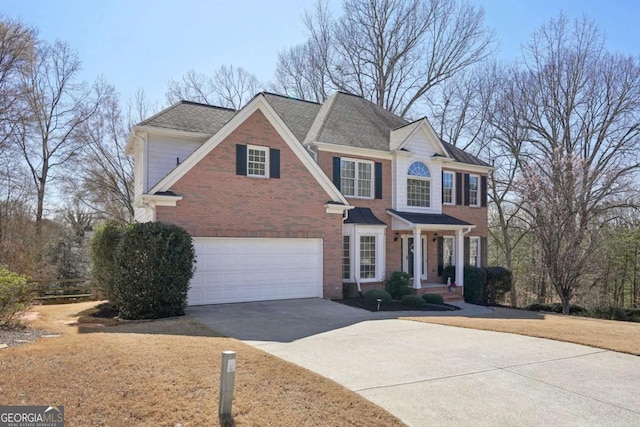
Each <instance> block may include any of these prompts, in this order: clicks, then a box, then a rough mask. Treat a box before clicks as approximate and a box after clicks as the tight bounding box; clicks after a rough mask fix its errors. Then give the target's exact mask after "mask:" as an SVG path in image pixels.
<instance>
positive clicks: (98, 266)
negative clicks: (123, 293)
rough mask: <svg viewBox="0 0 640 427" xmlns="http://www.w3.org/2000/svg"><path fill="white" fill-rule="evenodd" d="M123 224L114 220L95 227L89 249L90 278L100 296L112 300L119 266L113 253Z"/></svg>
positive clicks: (121, 232)
mask: <svg viewBox="0 0 640 427" xmlns="http://www.w3.org/2000/svg"><path fill="white" fill-rule="evenodd" d="M124 229H125V226H124V225H123V224H119V223H117V222H114V221H109V222H106V223H104V224H102V225H100V226H99V227H96V229H95V231H94V234H93V237H92V238H91V243H90V246H89V250H90V253H91V279H92V280H93V283H94V285H95V286H96V287H97V288H98V290H99V291H100V294H101V296H102V298H105V299H108V300H109V301H112V302H113V288H114V283H115V281H116V276H117V274H118V271H119V266H118V264H117V263H116V260H115V255H116V252H117V250H118V245H119V244H120V240H121V239H122V234H123V233H124Z"/></svg>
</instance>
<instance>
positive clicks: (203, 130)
mask: <svg viewBox="0 0 640 427" xmlns="http://www.w3.org/2000/svg"><path fill="white" fill-rule="evenodd" d="M126 151H127V153H128V154H130V155H133V156H135V205H136V220H138V221H163V222H170V223H175V224H178V225H180V226H182V227H184V228H186V229H187V230H188V231H189V232H190V233H191V234H192V236H193V237H194V241H195V246H196V252H197V262H198V264H197V272H196V274H195V276H194V279H193V280H192V283H191V289H190V291H189V303H190V304H192V305H197V304H212V303H223V302H240V301H256V300H269V299H284V298H304V297H325V298H340V297H341V296H342V287H343V283H345V282H346V283H354V284H357V285H358V286H360V287H362V288H363V289H364V290H366V289H367V288H370V287H379V286H381V285H382V284H383V282H384V281H385V279H386V278H387V277H388V276H389V275H390V274H391V273H392V272H393V271H396V270H402V271H406V272H409V273H410V274H411V275H412V276H413V279H412V285H413V288H414V289H415V290H416V292H418V293H420V292H423V291H424V289H425V288H430V287H432V286H434V284H442V268H443V267H444V266H446V265H456V276H457V277H458V278H459V280H458V282H459V284H463V283H464V278H463V273H462V266H463V265H466V264H474V265H478V266H480V265H483V264H484V263H485V260H486V237H487V208H486V201H487V193H486V177H487V173H488V172H489V171H490V170H491V167H490V166H489V165H487V164H486V163H484V162H482V161H481V160H479V159H477V158H475V157H473V156H471V155H470V154H468V153H466V152H464V151H462V150H460V149H457V148H456V147H453V146H451V145H450V144H447V143H445V142H443V141H441V140H440V139H439V138H438V136H437V135H436V134H435V132H434V130H433V128H432V127H431V125H430V124H429V122H428V121H427V120H426V119H421V120H418V121H415V122H412V123H408V122H407V121H405V120H404V119H402V118H400V117H398V116H395V115H394V114H391V113H389V112H387V111H385V110H383V109H382V108H380V107H378V106H376V105H375V104H372V103H371V102H369V101H367V100H365V99H363V98H361V97H357V96H354V95H350V94H346V93H341V92H338V93H336V94H334V95H333V96H331V97H330V98H329V99H328V100H327V101H326V102H325V103H323V104H321V105H320V104H317V103H312V102H307V101H302V100H297V99H291V98H287V97H283V96H280V95H274V94H270V93H260V94H258V95H256V96H255V97H254V98H253V99H252V100H251V101H250V102H249V103H248V104H247V105H246V106H245V107H243V108H242V109H240V110H238V111H233V110H228V109H224V108H219V107H214V106H209V105H202V104H196V103H191V102H186V101H183V102H181V103H178V104H175V105H173V106H171V107H169V108H167V109H166V110H164V111H162V112H160V113H158V114H156V115H155V116H153V117H150V118H149V119H147V120H145V121H143V122H141V123H140V124H138V125H137V126H134V128H133V129H132V132H131V136H130V139H129V143H128V144H127V147H126ZM418 241H419V242H420V244H415V242H418ZM416 266H420V267H419V268H415V267H416Z"/></svg>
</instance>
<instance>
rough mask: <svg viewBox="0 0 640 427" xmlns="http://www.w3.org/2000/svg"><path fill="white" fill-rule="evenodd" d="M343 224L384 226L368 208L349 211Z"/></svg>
mask: <svg viewBox="0 0 640 427" xmlns="http://www.w3.org/2000/svg"><path fill="white" fill-rule="evenodd" d="M347 215H348V216H347V219H346V220H345V221H344V223H345V224H367V225H386V224H385V223H384V222H382V221H380V220H379V219H378V218H376V216H375V215H374V214H373V212H371V209H369V208H353V209H349V211H348V214H347Z"/></svg>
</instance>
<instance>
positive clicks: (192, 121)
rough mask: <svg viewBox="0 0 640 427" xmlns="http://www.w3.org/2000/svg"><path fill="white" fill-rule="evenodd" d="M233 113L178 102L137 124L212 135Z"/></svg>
mask: <svg viewBox="0 0 640 427" xmlns="http://www.w3.org/2000/svg"><path fill="white" fill-rule="evenodd" d="M235 113H236V112H235V110H231V109H229V108H222V107H214V106H213V105H207V104H198V103H197V102H191V101H180V102H178V103H176V104H173V105H172V106H170V107H168V108H165V109H164V110H162V111H160V112H159V113H158V114H155V115H153V116H151V117H149V118H148V119H146V120H143V121H142V122H140V123H138V126H154V127H160V128H167V129H177V130H184V131H190V132H200V133H207V134H210V135H213V134H215V133H216V132H218V131H219V130H220V129H221V128H222V126H224V124H225V123H227V122H228V121H229V120H231V117H233V116H234V114H235Z"/></svg>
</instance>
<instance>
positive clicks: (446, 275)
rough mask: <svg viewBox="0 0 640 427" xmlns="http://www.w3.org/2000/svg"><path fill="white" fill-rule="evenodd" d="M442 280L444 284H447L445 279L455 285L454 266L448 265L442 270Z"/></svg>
mask: <svg viewBox="0 0 640 427" xmlns="http://www.w3.org/2000/svg"><path fill="white" fill-rule="evenodd" d="M442 278H443V279H444V283H447V279H451V283H455V281H456V266H455V265H448V266H446V267H445V268H444V269H442Z"/></svg>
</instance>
